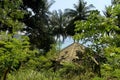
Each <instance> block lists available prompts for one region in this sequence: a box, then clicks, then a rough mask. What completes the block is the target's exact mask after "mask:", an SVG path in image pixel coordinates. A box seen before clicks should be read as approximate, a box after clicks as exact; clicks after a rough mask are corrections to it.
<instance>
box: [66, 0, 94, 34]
mask: <svg viewBox="0 0 120 80" xmlns="http://www.w3.org/2000/svg"><path fill="white" fill-rule="evenodd" d="M93 7H94V6H93V5H92V4H90V5H88V6H87V3H86V2H85V1H84V0H79V2H78V4H74V9H65V16H67V17H69V19H70V23H69V24H68V26H67V27H66V32H67V34H69V35H74V34H75V32H74V29H75V24H74V23H75V21H77V20H87V17H88V15H89V13H90V11H91V8H93Z"/></svg>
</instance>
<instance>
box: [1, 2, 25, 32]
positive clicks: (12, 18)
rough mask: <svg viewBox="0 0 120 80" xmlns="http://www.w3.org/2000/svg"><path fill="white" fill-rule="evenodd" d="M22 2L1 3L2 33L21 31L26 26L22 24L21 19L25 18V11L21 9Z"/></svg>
mask: <svg viewBox="0 0 120 80" xmlns="http://www.w3.org/2000/svg"><path fill="white" fill-rule="evenodd" d="M21 5H22V0H17V1H15V0H12V1H10V0H3V1H0V14H1V15H0V24H1V28H0V29H1V31H2V30H3V31H7V30H8V31H10V32H12V33H14V32H15V31H18V30H19V31H20V29H22V28H23V27H24V24H23V23H22V22H20V19H22V18H23V17H24V14H25V11H23V10H21V9H20V6H21Z"/></svg>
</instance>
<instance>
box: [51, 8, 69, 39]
mask: <svg viewBox="0 0 120 80" xmlns="http://www.w3.org/2000/svg"><path fill="white" fill-rule="evenodd" d="M50 19H51V20H50V22H51V25H52V31H53V35H54V36H56V37H57V39H59V40H60V37H62V38H63V41H64V39H65V38H66V33H65V27H66V24H67V19H66V17H65V16H64V13H63V12H62V11H61V10H58V11H56V10H54V11H53V12H52V16H51V18H50Z"/></svg>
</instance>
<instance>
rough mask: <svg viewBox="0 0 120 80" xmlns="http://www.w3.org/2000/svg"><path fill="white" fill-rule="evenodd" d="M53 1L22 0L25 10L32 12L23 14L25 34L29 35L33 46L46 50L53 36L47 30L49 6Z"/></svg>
mask: <svg viewBox="0 0 120 80" xmlns="http://www.w3.org/2000/svg"><path fill="white" fill-rule="evenodd" d="M53 3H54V1H52V0H51V1H50V2H48V0H31V1H29V0H23V5H24V8H25V10H26V11H28V9H31V12H32V13H33V14H27V15H25V17H24V20H23V21H24V23H25V24H26V27H25V31H26V35H28V36H29V38H30V42H31V45H32V47H33V48H34V47H36V48H39V49H43V50H44V51H48V50H49V49H50V48H51V44H53V43H54V37H53V36H52V35H51V33H50V31H49V15H50V11H49V8H50V7H51V5H52V4H53ZM28 13H29V11H28Z"/></svg>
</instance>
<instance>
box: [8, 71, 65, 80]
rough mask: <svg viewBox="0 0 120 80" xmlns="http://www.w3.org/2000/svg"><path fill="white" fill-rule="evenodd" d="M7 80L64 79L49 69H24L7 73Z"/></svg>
mask: <svg viewBox="0 0 120 80" xmlns="http://www.w3.org/2000/svg"><path fill="white" fill-rule="evenodd" d="M7 80H64V79H62V78H61V77H60V76H59V74H58V73H54V72H50V71H44V72H37V71H34V70H30V69H26V70H20V71H18V72H13V73H11V74H9V75H8V79H7Z"/></svg>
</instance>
